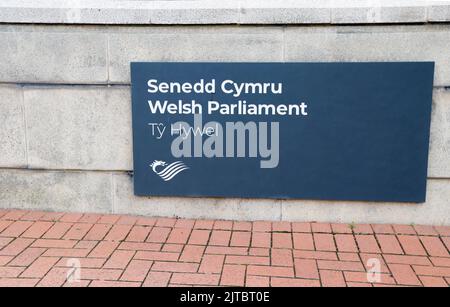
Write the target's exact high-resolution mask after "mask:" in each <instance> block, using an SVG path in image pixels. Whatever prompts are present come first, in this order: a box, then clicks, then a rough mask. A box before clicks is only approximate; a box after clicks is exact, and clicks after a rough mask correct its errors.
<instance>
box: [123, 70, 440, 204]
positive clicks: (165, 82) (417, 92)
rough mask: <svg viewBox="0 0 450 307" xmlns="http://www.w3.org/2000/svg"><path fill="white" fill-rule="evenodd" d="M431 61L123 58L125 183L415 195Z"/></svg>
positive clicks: (142, 187)
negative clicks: (127, 146) (127, 92)
mask: <svg viewBox="0 0 450 307" xmlns="http://www.w3.org/2000/svg"><path fill="white" fill-rule="evenodd" d="M433 72H434V63H432V62H414V63H406V62H401V63H132V64H131V79H132V104H133V143H134V145H133V147H134V191H135V194H136V195H140V196H146V195H147V196H208V197H216V196H217V197H244V198H247V197H248V198H280V199H286V198H288V199H289V198H301V199H327V200H366V201H399V202H423V201H425V193H426V178H427V159H428V143H429V130H430V114H431V98H432V88H433Z"/></svg>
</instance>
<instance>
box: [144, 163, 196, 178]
mask: <svg viewBox="0 0 450 307" xmlns="http://www.w3.org/2000/svg"><path fill="white" fill-rule="evenodd" d="M166 165H167V163H166V162H164V161H159V160H155V161H153V163H152V164H150V167H151V168H152V170H153V171H154V172H155V173H156V174H157V175H158V176H159V177H161V178H162V179H163V180H164V181H169V180H171V179H172V178H173V177H175V176H176V175H178V174H179V173H181V172H182V171H184V170H187V169H189V167H187V166H186V164H184V163H183V162H181V161H177V162H173V163H171V164H169V165H167V167H165V168H164V169H163V170H161V171H158V170H157V169H156V168H157V167H158V166H166Z"/></svg>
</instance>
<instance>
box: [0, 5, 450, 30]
mask: <svg viewBox="0 0 450 307" xmlns="http://www.w3.org/2000/svg"><path fill="white" fill-rule="evenodd" d="M427 22H450V1H448V0H447V1H434V0H183V1H179V0H166V1H156V0H146V1H139V0H133V1H129V0H96V1H92V0H65V1H62V0H2V1H1V2H0V23H44V24H178V25H180V24H186V25H188V24H376V23H427Z"/></svg>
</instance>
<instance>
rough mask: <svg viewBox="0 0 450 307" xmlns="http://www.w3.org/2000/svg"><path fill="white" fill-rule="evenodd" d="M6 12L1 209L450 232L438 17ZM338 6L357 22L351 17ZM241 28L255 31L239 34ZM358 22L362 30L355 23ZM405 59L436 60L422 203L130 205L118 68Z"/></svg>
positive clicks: (139, 201)
mask: <svg viewBox="0 0 450 307" xmlns="http://www.w3.org/2000/svg"><path fill="white" fill-rule="evenodd" d="M7 2H8V1H6V3H7ZM19 2H20V1H19ZM44 2H46V1H44ZM50 2H51V1H50ZM109 2H111V1H109ZM112 2H114V1H112ZM117 2H123V3H127V5H132V4H130V2H143V1H116V3H117ZM149 2H160V1H149ZM170 2H173V3H175V2H187V1H170ZM189 2H191V1H189ZM288 2H289V1H288ZM300 2H302V1H300ZM99 3H100V2H99ZM173 3H172V4H171V5H174V4H173ZM224 3H228V4H230V3H229V2H227V1H225V2H224ZM251 4H252V1H249V2H247V4H246V5H248V6H250V5H251ZM153 5H154V4H153ZM183 5H184V4H183ZM197 5H202V3H200V2H199V4H197ZM271 5H272V6H271ZM291 5H292V3H291ZM394 8H395V7H394ZM441 8H442V7H441ZM14 9H15V10H16V11H17V10H19V9H20V8H14V7H9V8H8V10H5V9H4V8H2V5H0V23H2V24H0V42H2V48H0V59H1V60H0V208H23V209H35V210H52V211H74V212H100V213H123V214H138V215H151V216H177V217H186V218H216V219H235V220H291V221H293V220H299V221H327V222H347V223H350V222H356V223H404V224H411V223H415V224H434V225H450V23H447V21H449V18H448V17H449V16H448V14H447V15H446V13H445V12H446V11H445V10H443V12H444V13H442V12H441V11H439V12H435V11H434V10H435V9H434V8H433V6H427V7H425V11H423V9H424V8H423V7H421V6H412V7H411V6H408V7H406V8H403V7H402V8H401V9H399V8H398V7H397V8H396V9H397V10H400V11H399V12H397V13H395V11H392V10H390V9H388V8H385V9H384V10H385V13H384V14H385V15H383V16H391V17H390V18H394V17H392V16H396V15H395V14H397V15H398V16H403V17H402V18H403V19H399V18H400V17H395V18H394V19H396V20H397V19H398V20H397V21H398V22H395V23H392V24H378V23H379V22H381V21H379V20H378V22H368V21H367V20H366V21H365V22H362V21H361V20H360V19H358V18H359V17H358V14H363V13H361V12H360V11H361V10H363V11H364V10H366V9H367V8H361V7H360V8H355V7H353V8H347V9H343V8H340V9H341V10H339V9H338V8H334V9H330V8H308V7H298V6H297V7H296V9H297V10H303V11H302V12H303V13H304V15H302V14H303V13H302V14H300V13H299V14H293V13H292V12H291V11H286V10H282V9H280V8H279V7H277V6H276V5H275V4H274V2H273V1H268V2H267V3H266V7H257V6H256V4H255V3H253V8H252V9H249V8H247V9H244V8H242V7H241V8H240V9H238V10H237V12H238V16H240V18H241V19H240V20H243V22H240V23H239V24H238V22H235V21H233V20H231V19H230V20H231V21H229V22H228V23H230V24H227V25H220V23H221V22H216V23H217V24H214V25H213V24H210V25H202V24H203V23H205V22H203V21H204V20H203V19H202V18H204V17H202V16H203V15H202V14H200V15H199V16H200V17H197V23H198V25H189V26H185V25H183V24H185V23H187V22H182V21H183V20H182V21H176V20H175V21H173V20H172V21H173V23H174V24H172V25H162V24H158V25H155V24H153V25H149V24H147V25H143V24H142V23H143V22H142V21H140V20H139V19H135V20H136V24H135V25H119V24H120V23H124V22H123V21H121V22H107V21H111V20H114V19H111V18H112V17H108V16H106V15H101V14H100V15H97V19H96V20H97V22H92V20H91V22H90V23H91V24H89V25H88V24H83V22H81V21H79V22H72V23H76V24H67V23H68V21H67V20H64V19H62V20H60V19H58V18H59V17H58V16H59V15H58V14H59V13H60V10H64V7H63V8H59V9H58V10H57V12H59V13H58V14H56V15H52V14H49V15H45V14H42V16H41V17H39V16H38V17H36V16H34V17H33V14H31V13H30V12H29V11H27V10H28V9H29V7H28V8H27V9H26V10H25V11H24V10H23V9H22V10H21V11H20V12H21V14H16V15H17V17H16V18H17V19H15V20H16V22H13V21H14V20H10V19H7V18H6V17H5V16H7V15H8V16H10V15H9V14H10V13H11V10H14ZM40 9H41V11H40V12H42V10H44V12H45V8H40ZM285 9H286V8H285ZM306 9H309V11H308V10H306ZM325 9H326V10H325ZM350 9H354V10H357V11H358V12H359V13H358V14H356V13H355V14H353V16H354V19H353V18H350V17H351V15H352V14H350V12H349V10H350ZM36 10H37V9H35V12H36ZM230 10H231V11H233V12H234V9H233V8H230ZM273 10H275V11H276V12H275V11H273ZM305 10H306V11H305ZM324 10H325V11H324ZM83 12H85V11H83ZM107 12H109V13H108V14H113V12H111V11H107ZM141 12H142V10H141ZM214 12H215V11H214V10H213V11H212V12H211V11H210V13H211V14H212V13H214ZM226 12H228V11H222V14H225V13H226ZM289 12H291V13H289ZM305 12H307V13H305ZM389 12H391V13H389ZM433 12H434V13H433ZM215 13H217V14H219V13H220V12H215ZM228 13H230V12H228ZM228 13H227V14H228ZM244 13H245V14H244ZM388 13H389V14H390V15H389V14H388ZM27 14H28V15H27ZM251 14H254V15H255V16H258V17H255V16H254V17H250V16H251ZM327 14H328V15H327ZM346 14H347V15H346ZM244 15H246V18H249V19H248V20H246V19H244V18H243V16H244ZM422 15H423V16H422ZM49 16H50V17H49ZM52 16H53V17H52ZM80 16H81V17H83V16H82V15H80ZM114 16H116V17H117V15H114ZM233 16H234V15H233ZM324 16H329V17H330V19H327V18H325V17H324ZM407 16H409V17H408V18H407ZM424 16H425V17H424ZM25 17H26V18H25ZM81 17H80V18H81ZM122 17H123V16H122ZM191 17H192V16H191ZM8 18H12V17H8ZM21 18H22V19H21ZM27 18H28V19H27ZM33 18H34V19H33ZM36 18H38V19H36ZM39 18H44V19H45V18H48V19H45V20H42V19H39ZM52 18H54V20H52ZM55 18H56V19H55ZM83 18H84V17H83ZM83 18H81V19H77V20H83ZM86 18H87V17H86ZM89 18H93V17H92V16H91V17H89ZM127 18H131V17H130V16H128V17H127ZM136 18H138V17H136ZM180 18H181V19H182V17H180ZM208 18H209V17H208ZM251 18H253V19H251ZM296 18H297V19H296ZM383 18H388V17H383ZM433 18H435V19H439V22H435V20H434V19H433ZM189 20H190V19H189ZM220 20H221V19H219V21H220ZM251 20H253V22H254V23H255V24H251V25H250V24H247V23H252V22H250V21H251ZM333 20H334V21H333ZM358 20H359V22H360V23H361V24H354V23H358ZM383 20H385V19H383ZM418 20H420V21H421V22H423V23H420V24H417V22H418ZM39 21H41V22H39ZM50 21H52V22H51V24H50V23H48V22H50ZM93 21H95V20H93ZM137 21H140V22H137ZM191 21H192V20H191ZM300 21H301V22H300ZM319 21H320V22H319ZM375 21H377V20H375ZM410 22H411V23H410ZM19 23H20V24H19ZM39 23H40V24H39ZM117 23H119V24H117ZM161 23H162V22H161ZM191 23H194V22H193V21H192V22H191ZM209 23H211V22H209ZM234 23H235V24H234ZM317 23H321V25H317ZM322 23H324V24H322ZM416 60H417V61H422V60H424V61H425V60H426V61H435V62H436V72H435V88H434V91H433V112H432V124H431V143H430V156H429V178H428V184H427V185H428V187H427V201H426V202H425V203H423V204H405V203H403V204H399V203H366V202H334V201H308V200H295V201H284V200H267V199H219V198H217V199H216V198H168V197H155V198H146V197H135V196H133V186H132V177H131V176H130V173H131V171H132V130H131V92H130V72H129V63H130V62H131V61H169V62H170V61H212V62H232V61H249V62H300V61H302V62H334V61H356V62H359V61H416ZM324 86H325V85H324ZM405 112H408V110H405ZM218 180H220V178H218Z"/></svg>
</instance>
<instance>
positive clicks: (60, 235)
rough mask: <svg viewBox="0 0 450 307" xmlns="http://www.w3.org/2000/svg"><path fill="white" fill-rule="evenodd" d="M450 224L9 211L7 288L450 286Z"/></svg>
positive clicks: (0, 255) (3, 221)
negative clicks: (352, 222)
mask: <svg viewBox="0 0 450 307" xmlns="http://www.w3.org/2000/svg"><path fill="white" fill-rule="evenodd" d="M449 248H450V227H445V226H436V227H434V226H423V225H414V226H410V225H366V224H360V225H347V224H335V223H333V224H330V223H303V222H302V223H300V222H293V223H290V222H273V223H272V222H266V221H258V222H246V221H239V222H237V221H236V222H233V221H214V220H192V219H175V218H151V217H134V216H121V215H99V214H79V213H67V214H65V213H54V212H42V211H23V210H2V211H1V214H0V286H28V287H34V286H38V287H49V286H64V287H73V286H76V287H87V286H90V287H135V286H189V285H191V286H252V287H268V286H273V287H283V286H286V287H317V286H325V287H333V286H337V287H343V286H347V287H371V286H425V287H448V286H449V282H450V254H449Z"/></svg>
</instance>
